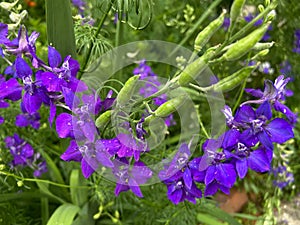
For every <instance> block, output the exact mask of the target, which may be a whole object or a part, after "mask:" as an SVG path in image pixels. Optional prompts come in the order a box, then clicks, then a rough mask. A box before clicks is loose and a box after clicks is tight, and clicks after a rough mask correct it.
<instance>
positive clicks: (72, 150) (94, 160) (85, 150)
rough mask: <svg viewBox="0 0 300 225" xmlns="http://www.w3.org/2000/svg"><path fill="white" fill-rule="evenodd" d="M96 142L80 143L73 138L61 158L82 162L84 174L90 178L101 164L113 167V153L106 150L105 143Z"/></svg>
mask: <svg viewBox="0 0 300 225" xmlns="http://www.w3.org/2000/svg"><path fill="white" fill-rule="evenodd" d="M96 143H97V144H94V143H90V142H86V143H85V144H83V145H78V144H77V142H76V141H75V140H71V142H70V145H69V147H68V148H67V150H66V151H65V152H64V153H63V154H62V155H61V157H60V158H61V159H62V160H64V161H75V162H81V170H82V174H83V176H84V177H85V178H89V177H90V176H91V175H92V174H93V173H94V172H95V171H96V170H97V168H98V167H99V165H100V164H102V165H104V166H106V167H113V164H112V162H111V160H110V157H111V155H110V154H109V153H108V152H107V151H106V148H105V144H103V143H102V142H101V144H100V142H96Z"/></svg>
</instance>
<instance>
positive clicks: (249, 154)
mask: <svg viewBox="0 0 300 225" xmlns="http://www.w3.org/2000/svg"><path fill="white" fill-rule="evenodd" d="M251 147H252V146H248V145H247V141H245V140H243V136H242V135H241V134H240V132H239V131H237V130H235V129H233V130H229V131H227V132H226V134H225V137H224V141H223V148H224V149H225V154H226V156H227V158H230V157H231V158H232V160H233V161H232V163H233V164H234V165H235V169H236V171H237V174H238V176H239V177H240V178H241V179H243V178H244V177H245V176H246V174H247V171H248V168H250V169H252V170H254V171H256V172H260V173H263V172H266V171H269V170H270V164H271V161H272V156H273V151H272V150H268V149H265V148H263V147H259V148H258V149H256V150H253V149H252V148H251Z"/></svg>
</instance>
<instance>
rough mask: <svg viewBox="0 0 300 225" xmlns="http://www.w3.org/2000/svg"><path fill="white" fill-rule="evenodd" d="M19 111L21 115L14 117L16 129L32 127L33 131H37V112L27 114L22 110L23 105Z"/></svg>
mask: <svg viewBox="0 0 300 225" xmlns="http://www.w3.org/2000/svg"><path fill="white" fill-rule="evenodd" d="M21 109H22V112H23V114H19V115H17V116H16V126H18V127H27V126H29V125H30V126H32V127H33V128H34V129H39V127H40V119H41V116H40V114H39V113H38V112H35V113H32V114H29V113H27V112H26V110H25V109H24V105H23V104H21Z"/></svg>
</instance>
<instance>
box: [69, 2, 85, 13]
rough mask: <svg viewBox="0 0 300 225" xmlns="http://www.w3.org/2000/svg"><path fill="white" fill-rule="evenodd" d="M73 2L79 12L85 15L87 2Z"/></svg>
mask: <svg viewBox="0 0 300 225" xmlns="http://www.w3.org/2000/svg"><path fill="white" fill-rule="evenodd" d="M72 4H73V5H74V6H75V7H76V8H77V9H78V12H79V14H80V15H81V16H82V17H83V15H84V10H85V7H86V2H85V1H83V0H72Z"/></svg>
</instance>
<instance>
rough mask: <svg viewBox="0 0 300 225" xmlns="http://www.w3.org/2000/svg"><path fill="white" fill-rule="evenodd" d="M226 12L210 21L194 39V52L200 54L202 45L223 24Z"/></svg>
mask: <svg viewBox="0 0 300 225" xmlns="http://www.w3.org/2000/svg"><path fill="white" fill-rule="evenodd" d="M225 13H226V11H225V10H224V11H223V13H222V14H221V15H220V16H219V17H218V18H217V19H215V20H214V21H212V22H211V23H210V24H209V25H208V26H207V27H205V28H204V29H203V30H202V31H201V32H200V33H199V34H198V35H197V37H196V39H195V44H194V50H196V51H198V52H200V51H201V49H202V48H203V46H204V45H206V43H207V42H208V41H209V39H210V38H211V36H212V35H213V34H214V33H215V32H216V31H217V30H218V29H219V28H220V27H221V26H222V24H223V22H224V17H225Z"/></svg>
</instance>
